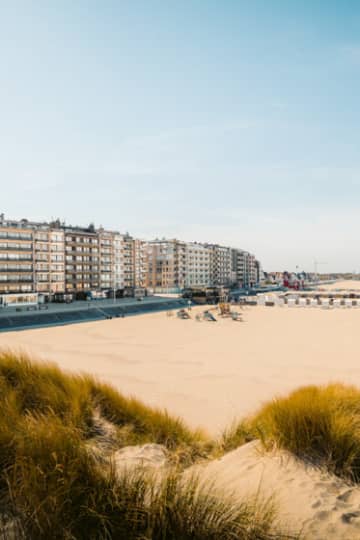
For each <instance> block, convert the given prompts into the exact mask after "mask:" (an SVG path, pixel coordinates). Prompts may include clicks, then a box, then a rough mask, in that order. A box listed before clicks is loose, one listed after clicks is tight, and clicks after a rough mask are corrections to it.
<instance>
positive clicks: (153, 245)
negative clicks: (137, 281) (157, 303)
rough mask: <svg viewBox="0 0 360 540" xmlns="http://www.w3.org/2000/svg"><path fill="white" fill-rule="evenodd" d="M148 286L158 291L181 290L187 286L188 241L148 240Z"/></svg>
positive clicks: (170, 291)
mask: <svg viewBox="0 0 360 540" xmlns="http://www.w3.org/2000/svg"><path fill="white" fill-rule="evenodd" d="M146 247H147V265H148V267H147V287H149V288H151V289H154V290H155V291H156V292H168V293H172V292H180V291H181V290H182V289H183V288H184V287H185V275H186V243H185V242H180V241H179V240H176V239H173V240H165V239H163V240H154V241H152V242H147V245H146Z"/></svg>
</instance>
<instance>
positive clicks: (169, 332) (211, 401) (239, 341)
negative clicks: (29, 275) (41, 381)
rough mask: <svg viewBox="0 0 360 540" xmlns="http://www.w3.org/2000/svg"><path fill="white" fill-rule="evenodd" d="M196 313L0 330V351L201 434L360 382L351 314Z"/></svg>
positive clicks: (358, 314) (356, 321) (358, 317)
mask: <svg viewBox="0 0 360 540" xmlns="http://www.w3.org/2000/svg"><path fill="white" fill-rule="evenodd" d="M357 284H358V282H350V283H345V286H346V287H347V288H355V286H356V285H357ZM334 288H342V284H340V283H338V284H335V286H331V289H334ZM203 309H204V308H200V307H197V308H193V309H192V310H191V312H190V313H191V316H192V318H191V319H190V320H180V319H178V318H177V317H176V316H175V314H174V315H173V316H170V317H169V316H167V314H166V313H164V312H162V313H155V314H146V315H139V316H134V317H127V318H124V319H112V320H108V321H101V322H91V323H83V324H75V325H69V326H62V327H55V328H54V327H53V328H42V329H35V330H26V331H17V332H9V333H1V334H0V347H1V348H11V349H13V350H16V351H19V350H21V351H25V352H27V353H28V354H30V355H31V356H32V357H34V358H36V359H41V360H50V361H53V362H56V363H57V364H58V365H59V366H60V367H62V368H64V369H66V370H68V371H72V372H76V373H79V372H87V373H90V374H92V375H95V376H96V377H98V378H100V379H101V380H103V381H106V382H109V383H111V384H112V385H114V386H115V387H116V388H117V389H118V390H120V391H121V392H123V393H124V394H125V395H133V396H136V397H137V398H139V399H141V400H143V401H144V402H145V403H147V404H150V405H154V406H158V407H161V408H166V409H167V410H168V411H169V412H170V413H171V414H175V415H178V416H181V417H182V418H184V419H185V420H186V422H188V423H189V424H190V425H191V426H194V427H197V426H200V427H202V428H205V429H206V430H207V431H208V432H209V433H211V434H218V433H220V432H221V431H222V430H223V429H224V428H225V427H226V426H228V425H229V424H231V422H232V421H233V420H234V419H238V418H241V417H242V416H244V415H246V414H248V413H251V412H253V411H254V410H256V409H257V408H258V407H259V406H260V405H261V404H262V403H263V402H264V401H266V400H269V399H272V398H273V397H274V396H276V395H281V394H286V393H288V392H289V391H291V390H293V389H295V388H297V387H299V386H302V385H309V384H323V383H324V384H325V383H328V382H333V381H340V382H345V383H351V384H354V385H359V386H360V365H359V360H358V358H359V346H360V338H359V337H358V336H359V333H358V328H359V326H360V310H359V309H356V308H353V309H332V310H324V309H321V308H287V307H282V308H280V307H262V306H257V307H247V308H245V309H243V311H242V313H243V322H235V321H232V320H231V319H229V318H225V319H221V318H220V317H217V319H218V320H217V322H205V321H202V322H198V321H196V320H195V314H196V313H197V312H201V311H203ZM234 309H239V308H234ZM214 313H215V312H214Z"/></svg>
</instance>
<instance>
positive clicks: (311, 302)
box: [310, 298, 319, 307]
mask: <svg viewBox="0 0 360 540" xmlns="http://www.w3.org/2000/svg"><path fill="white" fill-rule="evenodd" d="M318 305H319V302H318V301H317V298H311V299H310V306H311V307H318Z"/></svg>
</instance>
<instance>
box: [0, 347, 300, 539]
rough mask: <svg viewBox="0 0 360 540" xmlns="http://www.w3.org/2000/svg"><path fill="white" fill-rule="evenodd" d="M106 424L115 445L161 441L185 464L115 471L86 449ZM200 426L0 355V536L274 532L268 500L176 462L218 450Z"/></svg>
mask: <svg viewBox="0 0 360 540" xmlns="http://www.w3.org/2000/svg"><path fill="white" fill-rule="evenodd" d="M95 410H96V411H100V414H101V415H102V417H103V418H105V419H107V420H108V421H111V422H112V425H113V426H114V428H115V430H117V435H118V436H116V437H115V441H114V440H113V441H112V442H113V443H114V444H116V445H118V447H119V446H121V445H123V446H124V445H128V444H134V443H140V442H141V443H142V442H157V443H161V444H164V445H166V447H167V448H168V451H169V454H170V455H172V456H177V457H178V459H179V462H180V464H181V467H170V468H169V469H168V471H167V472H166V474H165V473H164V474H163V475H162V476H160V477H159V476H157V477H155V476H151V475H150V474H149V473H146V472H145V471H144V470H132V471H123V472H122V473H121V474H119V472H117V471H116V470H115V467H114V464H113V463H112V461H111V460H110V461H107V464H106V465H104V463H103V462H101V460H98V459H96V455H95V454H94V452H90V451H89V444H90V443H91V441H93V440H94V439H96V433H97V429H98V426H96V422H95V420H94V411H95ZM214 447H215V444H214V443H213V442H212V441H209V440H208V439H207V438H206V437H205V435H204V434H202V433H200V432H196V431H192V430H191V429H190V428H188V427H187V426H186V425H185V424H184V423H183V422H182V421H181V420H179V419H176V418H173V417H172V416H170V415H169V414H167V413H166V412H164V411H160V410H158V409H154V408H151V407H147V406H145V405H143V404H142V403H141V402H140V401H138V400H135V399H132V398H130V399H129V398H126V397H124V396H122V395H121V394H119V393H118V392H116V391H115V390H114V389H113V388H111V387H110V386H108V385H104V384H100V383H98V382H97V381H96V380H94V379H93V378H91V377H81V376H72V375H67V374H65V373H63V372H62V371H61V370H59V369H58V368H57V367H55V366H52V365H50V364H37V363H34V362H31V361H30V360H29V358H27V357H26V356H24V355H15V354H13V353H11V352H3V353H0V539H1V540H8V539H10V538H11V539H14V538H16V540H49V539H51V540H110V539H114V540H115V539H116V540H220V539H221V540H275V539H288V538H295V537H294V536H291V535H290V536H287V535H285V534H283V533H281V532H280V531H279V530H278V528H277V525H276V514H275V512H274V508H273V505H272V504H271V503H270V502H267V503H262V502H261V501H254V500H247V501H243V502H239V501H237V500H236V501H235V499H233V498H232V497H231V496H229V495H225V494H220V493H216V491H215V490H214V489H213V488H212V486H206V485H204V484H202V483H200V482H199V480H198V479H196V478H194V477H189V478H187V479H184V476H183V475H182V474H181V471H182V468H183V467H184V466H185V465H187V464H191V463H192V462H194V460H196V459H199V458H202V457H204V456H206V455H208V454H209V452H213V451H214Z"/></svg>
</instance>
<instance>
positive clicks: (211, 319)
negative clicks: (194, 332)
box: [203, 311, 217, 322]
mask: <svg viewBox="0 0 360 540" xmlns="http://www.w3.org/2000/svg"><path fill="white" fill-rule="evenodd" d="M203 319H204V321H209V322H217V319H216V318H215V317H214V315H213V314H212V313H211V312H210V311H204V313H203Z"/></svg>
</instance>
